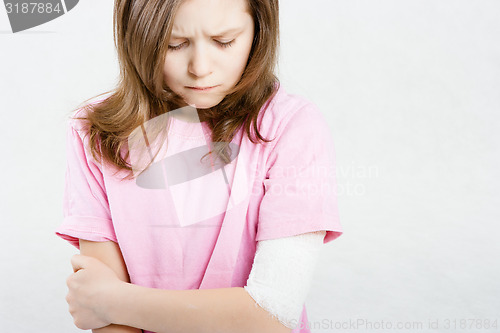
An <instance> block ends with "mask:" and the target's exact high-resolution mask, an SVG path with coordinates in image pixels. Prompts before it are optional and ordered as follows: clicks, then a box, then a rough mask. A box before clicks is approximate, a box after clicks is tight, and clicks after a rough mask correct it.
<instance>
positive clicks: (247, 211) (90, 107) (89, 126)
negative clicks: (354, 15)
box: [55, 0, 342, 333]
mask: <svg viewBox="0 0 500 333" xmlns="http://www.w3.org/2000/svg"><path fill="white" fill-rule="evenodd" d="M278 17H279V15H278V0H210V1H209V0H148V1H145V0H116V2H115V9H114V27H115V30H114V33H115V43H116V47H117V51H118V58H119V62H120V74H121V75H120V82H119V84H118V86H117V88H116V89H115V90H114V91H113V92H112V93H111V94H110V95H109V96H107V97H105V98H101V99H99V100H97V101H94V102H92V103H88V104H86V105H85V106H84V107H82V108H80V109H78V110H77V111H76V112H75V114H74V115H73V117H72V118H71V119H70V121H69V126H68V137H67V140H68V141H67V143H68V145H67V147H68V149H67V156H68V168H67V173H66V188H65V193H64V220H63V223H62V224H61V225H60V226H59V227H58V228H57V229H56V230H55V232H56V234H57V235H58V236H60V237H62V238H63V239H65V240H67V241H69V242H70V243H71V244H72V245H74V246H75V247H76V248H78V249H79V250H80V254H79V255H75V256H73V257H72V258H71V263H72V266H73V270H74V273H73V274H71V275H70V276H69V278H68V279H67V285H68V288H69V292H68V295H67V297H66V300H67V302H68V304H69V311H70V313H71V315H72V316H73V318H74V323H75V325H76V326H77V327H79V328H81V329H93V331H94V332H141V330H144V332H179V333H180V332H183V333H186V332H231V333H238V332H259V333H260V332H294V333H298V332H301V333H306V332H310V330H309V329H308V325H307V314H306V309H305V306H304V301H305V299H306V296H307V293H308V290H309V288H310V285H311V283H312V277H313V272H314V268H315V265H316V263H317V259H318V256H319V250H320V247H321V245H323V244H324V243H328V242H330V241H332V240H334V239H335V238H337V237H338V236H340V235H341V233H342V228H341V226H340V224H339V218H338V212H337V203H336V197H335V190H336V187H335V186H336V185H335V177H334V174H335V173H334V153H333V141H332V137H331V135H330V133H329V129H328V126H327V125H326V122H325V119H324V117H323V115H322V114H321V112H320V111H319V110H318V108H317V107H316V106H315V105H314V104H313V103H311V102H309V101H308V100H306V99H304V98H302V97H300V96H297V95H291V94H287V93H286V91H285V90H284V89H283V87H281V86H280V84H279V81H278V79H277V78H276V76H275V75H274V69H275V65H276V62H277V48H278V40H279V38H278V31H279V25H278Z"/></svg>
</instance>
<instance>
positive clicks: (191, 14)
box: [163, 0, 254, 109]
mask: <svg viewBox="0 0 500 333" xmlns="http://www.w3.org/2000/svg"><path fill="white" fill-rule="evenodd" d="M247 1H248V0H186V1H184V2H183V3H182V5H181V6H180V8H179V10H178V12H177V14H176V16H175V18H174V26H173V29H172V36H171V38H170V41H169V46H168V51H167V56H166V58H165V64H164V66H163V77H164V80H165V83H166V84H167V86H168V87H169V88H170V89H171V90H173V91H174V92H175V93H177V94H178V95H180V96H182V97H183V98H184V99H185V101H186V102H187V103H188V104H190V105H192V106H194V107H196V108H199V109H206V108H210V107H213V106H215V105H217V104H219V103H220V102H221V101H222V100H223V99H224V97H225V96H226V91H228V90H229V89H231V88H233V87H234V86H235V85H236V84H237V83H238V81H239V80H240V78H241V75H242V74H243V71H244V70H245V66H246V64H247V61H248V56H249V54H250V51H251V47H252V41H253V38H254V22H253V18H252V16H251V14H250V12H249V9H248V8H247V7H248V4H247ZM196 88H209V89H196Z"/></svg>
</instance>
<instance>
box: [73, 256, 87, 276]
mask: <svg viewBox="0 0 500 333" xmlns="http://www.w3.org/2000/svg"><path fill="white" fill-rule="evenodd" d="M85 260H86V259H85V256H82V255H81V254H75V255H73V256H72V257H71V266H73V272H75V273H76V272H78V271H79V270H80V269H82V268H85V263H86V262H85Z"/></svg>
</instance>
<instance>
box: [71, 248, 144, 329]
mask: <svg viewBox="0 0 500 333" xmlns="http://www.w3.org/2000/svg"><path fill="white" fill-rule="evenodd" d="M80 254H82V255H85V256H89V257H94V258H96V259H99V260H100V261H102V262H103V263H105V264H106V265H108V266H109V267H110V268H111V269H112V270H113V271H114V272H115V273H116V275H117V276H118V278H119V279H120V280H122V281H125V282H128V283H130V277H129V275H128V271H127V267H126V265H125V261H124V260H123V256H122V253H121V250H120V247H119V246H118V244H116V243H115V242H111V241H109V242H91V241H87V240H83V239H80ZM92 332H93V333H141V332H142V330H141V329H138V328H135V327H130V326H124V325H115V324H112V325H109V326H106V327H102V328H99V329H93V330H92Z"/></svg>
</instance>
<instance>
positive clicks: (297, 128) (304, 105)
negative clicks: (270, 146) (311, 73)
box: [259, 86, 329, 141]
mask: <svg viewBox="0 0 500 333" xmlns="http://www.w3.org/2000/svg"><path fill="white" fill-rule="evenodd" d="M259 131H261V133H262V134H263V135H264V136H265V137H266V138H279V137H281V136H282V135H283V134H285V133H287V132H289V133H294V134H296V135H301V136H302V135H304V136H308V137H311V136H318V135H320V136H321V134H327V133H328V132H329V128H328V124H327V121H326V118H325V116H324V114H323V113H322V112H321V110H320V109H319V107H318V106H317V105H316V104H315V103H314V102H312V101H311V100H309V99H308V98H306V97H304V96H301V95H297V94H290V93H288V92H287V91H286V90H285V88H283V86H280V87H279V89H278V91H277V92H276V94H275V95H274V96H273V97H272V98H271V99H270V101H269V103H268V107H267V109H266V110H265V112H263V113H262V114H261V121H260V128H259ZM274 141H277V140H274Z"/></svg>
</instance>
